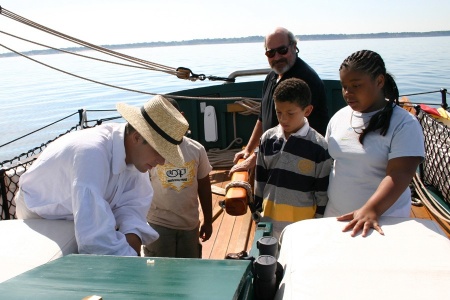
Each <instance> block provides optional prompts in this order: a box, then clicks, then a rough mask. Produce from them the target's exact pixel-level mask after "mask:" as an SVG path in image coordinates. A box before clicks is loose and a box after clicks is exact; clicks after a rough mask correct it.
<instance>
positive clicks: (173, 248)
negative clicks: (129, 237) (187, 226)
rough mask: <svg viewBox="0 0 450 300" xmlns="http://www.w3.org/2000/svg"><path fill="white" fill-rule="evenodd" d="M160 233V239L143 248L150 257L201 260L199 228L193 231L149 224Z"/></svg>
mask: <svg viewBox="0 0 450 300" xmlns="http://www.w3.org/2000/svg"><path fill="white" fill-rule="evenodd" d="M149 224H150V226H152V228H153V229H155V230H156V231H157V232H158V233H159V238H158V239H157V240H156V241H154V242H153V243H151V244H148V245H145V246H144V247H143V250H144V255H145V256H150V257H178V258H201V257H202V252H201V244H200V242H199V228H198V227H197V228H195V229H193V230H179V229H171V228H167V227H164V226H160V225H156V224H153V223H149Z"/></svg>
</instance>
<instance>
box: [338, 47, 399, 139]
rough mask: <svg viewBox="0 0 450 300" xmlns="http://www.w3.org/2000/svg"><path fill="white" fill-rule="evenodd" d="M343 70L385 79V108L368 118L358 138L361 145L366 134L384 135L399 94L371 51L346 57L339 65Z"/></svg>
mask: <svg viewBox="0 0 450 300" xmlns="http://www.w3.org/2000/svg"><path fill="white" fill-rule="evenodd" d="M343 68H347V69H352V70H355V71H360V72H365V73H367V74H370V75H371V76H372V78H373V79H375V78H377V76H379V75H383V76H384V78H385V81H384V86H383V92H384V97H385V98H387V99H388V100H389V101H388V102H387V103H386V106H385V107H384V108H383V109H382V110H381V111H379V112H377V113H376V114H375V115H373V116H372V118H370V121H369V124H368V125H367V127H366V128H365V129H364V130H363V131H362V133H361V134H360V136H359V142H360V143H361V144H363V141H364V138H365V136H366V134H367V133H369V132H371V131H375V130H378V129H380V134H381V135H383V136H384V135H386V132H387V131H388V129H389V123H390V121H391V116H392V111H393V109H394V103H395V104H398V98H399V92H398V88H397V84H396V83H395V80H394V78H393V77H392V75H391V74H389V73H387V72H386V67H385V65H384V61H383V59H382V58H381V56H380V55H379V54H378V53H376V52H373V51H371V50H361V51H357V52H355V53H353V54H352V55H350V56H349V57H347V58H346V59H345V60H344V61H343V62H342V64H341V66H340V68H339V71H340V70H342V69H343Z"/></svg>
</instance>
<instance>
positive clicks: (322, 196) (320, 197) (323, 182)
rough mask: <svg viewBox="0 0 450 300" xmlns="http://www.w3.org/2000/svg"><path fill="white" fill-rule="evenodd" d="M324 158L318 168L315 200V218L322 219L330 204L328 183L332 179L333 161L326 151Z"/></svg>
mask: <svg viewBox="0 0 450 300" xmlns="http://www.w3.org/2000/svg"><path fill="white" fill-rule="evenodd" d="M324 158H325V160H323V161H322V162H321V163H320V164H318V165H317V167H316V188H315V193H314V194H315V195H314V196H315V198H316V205H317V207H316V214H315V216H314V217H315V218H322V217H323V215H324V213H325V207H326V205H327V203H328V183H329V179H330V172H331V166H332V163H333V159H332V158H331V157H330V155H329V154H328V151H327V150H325V152H324Z"/></svg>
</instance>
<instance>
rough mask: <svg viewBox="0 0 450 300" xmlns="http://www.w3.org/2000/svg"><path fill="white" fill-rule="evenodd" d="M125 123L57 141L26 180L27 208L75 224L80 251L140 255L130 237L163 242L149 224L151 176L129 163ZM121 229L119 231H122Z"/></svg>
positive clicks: (23, 187)
mask: <svg viewBox="0 0 450 300" xmlns="http://www.w3.org/2000/svg"><path fill="white" fill-rule="evenodd" d="M124 136H125V124H104V125H100V126H97V127H94V128H91V129H86V130H82V131H76V132H73V133H70V134H67V135H65V136H62V137H60V138H58V139H57V140H56V141H54V142H52V143H51V144H50V145H49V146H48V147H47V148H46V149H45V150H44V151H43V152H42V153H41V154H40V156H39V158H38V159H37V160H36V161H35V162H34V163H33V165H32V166H31V168H30V169H29V170H28V171H27V172H26V173H25V174H23V175H22V176H21V177H20V182H19V185H20V187H21V190H22V192H23V196H24V202H25V204H26V206H27V208H28V209H29V210H30V211H32V212H34V213H36V214H38V215H39V216H41V217H42V218H45V219H66V220H74V223H75V236H76V240H77V243H78V251H79V253H89V254H105V255H121V256H135V255H136V251H135V250H134V249H133V248H132V247H131V246H130V245H129V244H128V243H127V241H126V237H125V234H127V233H135V234H136V235H138V236H139V237H140V238H141V240H142V242H143V243H144V244H149V243H151V242H153V241H155V240H156V239H157V238H158V233H157V232H156V231H155V230H153V228H151V227H150V226H149V225H148V223H147V220H146V216H147V212H148V210H149V207H150V204H151V199H152V197H153V190H152V187H151V184H150V180H149V175H148V173H147V172H146V173H141V172H139V171H138V170H137V169H136V168H135V167H134V165H126V163H125V146H124ZM116 229H117V230H116Z"/></svg>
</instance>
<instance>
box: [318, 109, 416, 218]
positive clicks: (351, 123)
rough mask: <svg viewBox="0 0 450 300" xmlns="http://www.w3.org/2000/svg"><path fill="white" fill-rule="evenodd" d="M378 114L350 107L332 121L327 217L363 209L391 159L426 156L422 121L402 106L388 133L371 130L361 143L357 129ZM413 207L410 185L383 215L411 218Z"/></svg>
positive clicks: (330, 124)
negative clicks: (331, 159) (332, 160)
mask: <svg viewBox="0 0 450 300" xmlns="http://www.w3.org/2000/svg"><path fill="white" fill-rule="evenodd" d="M375 113H376V111H375V112H370V113H360V112H356V111H353V110H352V109H351V108H350V107H349V106H346V107H344V108H342V109H341V110H339V111H338V112H337V113H336V114H335V115H334V116H333V117H332V118H331V120H330V122H329V124H328V128H327V134H326V137H325V138H326V140H327V141H328V151H329V153H330V155H331V157H332V158H333V159H334V163H333V168H332V170H331V174H330V183H329V186H328V197H329V200H328V204H327V207H326V209H325V215H324V216H325V217H332V216H340V215H342V214H345V213H349V212H351V211H354V210H356V209H359V208H361V207H362V206H363V205H364V204H365V203H366V202H367V200H368V199H369V198H370V196H372V194H373V193H374V192H375V190H376V189H377V188H378V185H379V184H380V182H381V181H382V180H383V178H384V177H385V176H386V167H387V164H388V161H389V160H390V159H392V158H397V157H404V156H418V157H422V158H424V157H425V149H424V138H423V132H422V128H421V126H420V124H419V122H418V120H417V119H416V117H415V116H413V115H411V114H410V113H409V112H407V111H406V110H404V109H402V108H400V107H398V106H395V107H394V109H393V114H392V116H391V121H390V125H389V130H388V131H387V133H386V135H385V136H382V135H380V132H379V130H377V131H375V132H370V133H368V134H367V135H366V136H365V139H364V145H361V143H360V142H359V140H358V138H359V134H357V133H356V132H360V129H361V128H363V127H364V126H367V124H368V122H369V120H370V118H371V117H372V116H373V115H374V114H375ZM355 130H356V132H355ZM410 209H411V191H410V189H409V188H406V190H405V191H404V192H403V194H402V195H401V196H400V198H399V199H398V200H397V201H396V202H395V203H394V204H393V205H392V206H391V207H390V208H389V209H388V210H387V211H386V212H385V213H384V214H383V215H384V216H393V217H409V215H410Z"/></svg>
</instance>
